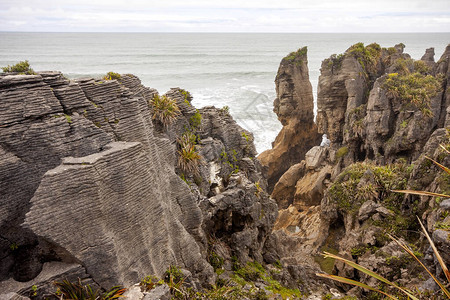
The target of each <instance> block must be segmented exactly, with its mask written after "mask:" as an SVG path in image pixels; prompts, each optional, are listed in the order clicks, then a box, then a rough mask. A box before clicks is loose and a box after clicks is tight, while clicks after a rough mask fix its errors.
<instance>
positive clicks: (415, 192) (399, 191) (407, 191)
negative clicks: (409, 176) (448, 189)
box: [391, 190, 450, 197]
mask: <svg viewBox="0 0 450 300" xmlns="http://www.w3.org/2000/svg"><path fill="white" fill-rule="evenodd" d="M391 191H392V192H396V193H403V194H413V195H419V196H433V197H450V196H449V195H445V194H438V193H432V192H425V191H413V190H391Z"/></svg>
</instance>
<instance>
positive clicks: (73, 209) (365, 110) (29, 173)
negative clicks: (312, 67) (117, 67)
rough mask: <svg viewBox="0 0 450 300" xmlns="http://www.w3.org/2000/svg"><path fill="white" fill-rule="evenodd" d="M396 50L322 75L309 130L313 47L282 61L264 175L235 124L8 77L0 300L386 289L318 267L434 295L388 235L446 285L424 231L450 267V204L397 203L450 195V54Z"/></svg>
mask: <svg viewBox="0 0 450 300" xmlns="http://www.w3.org/2000/svg"><path fill="white" fill-rule="evenodd" d="M403 50H404V45H402V44H399V45H396V46H395V47H391V48H381V47H380V46H379V45H377V44H370V45H368V46H364V45H363V44H362V43H358V44H355V45H353V46H351V47H350V48H349V49H348V50H347V51H346V52H345V53H343V54H340V55H332V56H331V57H330V58H328V59H325V60H324V61H323V63H322V67H321V75H320V78H319V87H318V97H317V105H318V112H317V119H316V122H315V121H314V109H313V106H314V99H313V95H312V88H311V83H310V81H309V75H308V60H307V49H306V47H303V48H300V49H299V50H298V51H296V52H292V53H291V54H289V55H288V56H286V57H285V58H283V59H282V61H281V63H280V67H279V69H278V74H277V77H276V79H275V83H276V91H277V98H276V99H275V101H274V112H275V113H276V114H277V116H278V118H279V120H280V122H281V123H282V125H283V128H282V130H281V132H280V133H279V135H278V136H277V138H276V140H275V141H274V143H273V149H270V150H267V151H265V152H263V153H262V154H260V155H259V157H258V158H255V155H256V150H255V147H254V145H253V136H252V134H251V133H250V132H248V131H246V130H244V129H242V128H241V127H239V126H238V125H237V124H236V122H235V121H234V120H233V118H232V117H231V116H230V115H229V113H228V111H227V109H217V108H215V107H204V108H201V109H196V108H195V107H194V106H193V105H192V104H191V102H192V97H191V95H190V94H189V92H187V91H185V90H183V89H180V88H174V89H171V90H170V91H169V92H167V93H166V94H165V95H159V93H158V91H156V90H155V89H151V88H148V87H145V86H143V85H142V84H141V82H140V80H139V79H138V78H137V77H136V76H133V75H130V74H125V75H121V76H120V75H118V74H116V75H115V76H114V79H113V78H112V76H106V77H105V78H103V79H93V78H86V79H77V80H69V79H67V78H65V77H64V76H63V75H62V74H61V73H60V72H38V73H35V74H33V73H34V72H30V74H29V75H19V74H15V73H7V74H1V75H0V98H1V101H0V178H1V180H0V189H1V190H2V195H1V196H0V253H1V255H0V293H1V294H0V297H4V298H6V299H23V298H25V299H27V298H31V299H45V298H46V297H50V298H51V297H57V296H56V294H55V293H56V286H55V285H54V282H62V281H63V280H68V281H71V282H77V281H78V280H79V281H80V283H81V284H83V285H87V284H88V285H90V286H91V287H93V288H95V289H96V288H100V289H102V290H103V291H104V290H108V289H109V288H111V287H113V286H115V285H123V286H126V287H127V288H128V289H129V290H128V292H127V294H126V296H127V297H128V298H129V299H159V298H161V299H165V298H167V299H170V298H171V297H175V298H177V297H178V299H180V298H183V297H184V298H188V299H222V298H220V297H223V296H224V295H226V296H228V297H229V298H230V299H280V298H282V299H287V298H289V299H300V298H302V299H311V300H312V299H321V298H322V297H326V298H327V299H332V298H334V299H340V298H342V297H345V296H351V297H356V298H357V299H365V298H367V297H369V296H371V295H370V294H369V293H367V292H365V291H361V290H358V289H350V287H349V286H346V285H344V284H340V283H334V282H332V281H330V280H328V279H323V278H321V277H318V276H316V273H319V272H326V273H330V274H337V275H341V276H346V277H349V278H352V279H357V280H361V281H362V282H364V283H367V284H369V285H370V284H376V283H375V282H374V280H373V278H370V277H368V276H366V275H364V274H361V273H358V272H357V271H355V270H354V269H352V268H349V267H347V266H345V265H344V264H342V263H339V262H337V261H334V260H332V259H331V260H330V259H324V258H323V257H322V255H321V252H322V251H328V252H332V253H338V254H340V255H341V256H343V257H346V258H347V259H349V260H351V261H354V262H357V263H359V264H361V265H363V266H365V267H367V268H368V269H370V270H374V271H377V272H380V273H381V274H382V275H383V276H386V277H387V278H389V280H393V281H397V282H399V283H400V284H401V285H404V286H413V285H414V286H419V287H420V288H422V289H423V290H432V291H435V290H436V286H435V285H433V283H432V282H431V281H430V280H427V279H428V277H426V276H427V275H426V274H424V272H422V271H421V270H419V269H417V267H416V266H415V265H414V263H413V262H412V261H411V259H408V257H407V256H406V255H404V254H403V253H402V252H401V251H399V249H398V248H396V246H395V244H394V242H392V241H391V240H390V239H389V238H388V234H393V235H395V236H396V237H398V238H399V239H400V240H402V241H405V242H406V243H408V245H410V246H411V247H412V248H413V249H414V251H415V252H416V253H418V254H420V255H422V257H423V259H424V261H425V263H426V265H427V266H428V267H430V269H431V270H432V272H433V273H434V274H435V275H436V276H437V277H440V278H443V274H442V270H441V269H440V267H439V266H438V264H437V262H436V258H435V257H434V255H433V253H432V251H431V250H430V249H429V246H428V245H427V244H426V243H424V242H423V238H422V237H421V236H420V234H419V225H418V222H417V220H416V216H418V217H419V218H420V219H421V220H422V221H423V222H424V224H425V226H426V227H427V229H428V231H429V232H430V233H432V238H433V240H434V241H435V243H436V245H437V247H438V249H439V251H440V252H441V254H442V255H443V259H444V261H445V262H446V263H447V264H449V263H450V257H449V255H448V253H450V243H449V239H448V237H449V231H448V226H450V216H449V210H450V202H449V199H445V198H431V197H428V196H416V195H404V194H400V193H396V192H394V191H393V190H405V189H411V190H425V191H429V192H438V193H442V194H445V195H449V193H450V179H449V177H448V175H446V174H445V172H443V171H442V170H441V169H440V168H439V167H438V166H437V165H436V164H435V163H433V162H432V161H431V160H430V158H431V159H433V160H434V161H436V162H437V163H439V164H442V165H444V166H449V165H450V155H448V151H449V150H450V132H449V130H450V94H449V89H450V81H449V76H450V46H448V47H447V49H446V50H445V53H444V54H443V55H442V56H441V58H440V59H439V60H438V62H435V61H434V50H433V49H432V48H430V49H427V51H426V53H425V55H424V56H423V57H422V59H421V60H419V61H414V60H412V59H411V58H410V56H409V55H408V54H406V53H404V52H403ZM324 134H326V135H327V138H325V137H324V138H323V142H322V144H320V140H321V136H322V135H324ZM319 144H320V145H319ZM441 146H442V147H441ZM266 176H267V177H266ZM269 193H270V195H269ZM174 274H178V275H174ZM180 274H181V275H180ZM148 275H152V276H155V277H147V276H148ZM177 276H178V277H179V278H178V281H176V279H174V278H175V277H177ZM156 278H158V279H161V282H164V283H163V284H161V283H160V282H159V281H158V280H156V281H155V282H153V283H152V280H154V279H156ZM180 278H181V279H180ZM149 281H150V283H149ZM175 281H176V282H175ZM139 282H140V283H141V284H140V285H139ZM146 286H150V288H148V289H147V287H146ZM21 297H22V298H21ZM425 297H426V295H425ZM424 299H425V298H424Z"/></svg>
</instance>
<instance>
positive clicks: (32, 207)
mask: <svg viewBox="0 0 450 300" xmlns="http://www.w3.org/2000/svg"><path fill="white" fill-rule="evenodd" d="M156 94H157V91H156V90H154V89H150V88H147V87H144V86H142V85H141V83H140V81H139V79H138V78H137V77H135V76H133V75H123V76H122V77H121V78H120V79H119V80H106V81H105V80H95V79H90V78H88V79H79V80H76V81H69V80H67V79H65V78H64V77H63V76H62V74H61V73H59V72H45V73H39V74H38V75H27V76H25V75H24V76H22V75H15V76H8V75H6V76H5V75H3V76H0V98H1V100H2V101H0V126H1V130H0V146H1V147H0V178H1V181H0V188H1V189H2V195H1V197H0V204H1V205H0V212H1V217H0V228H1V234H0V252H1V254H2V255H1V256H0V257H1V258H0V266H1V268H0V269H1V272H0V280H8V282H10V284H8V285H6V288H8V287H9V288H11V292H20V291H21V290H23V288H24V287H23V285H20V284H16V283H18V282H19V281H21V282H27V284H29V286H31V285H35V284H38V283H39V282H38V281H37V280H38V279H37V278H39V276H40V275H39V274H42V272H41V271H42V270H43V266H44V265H45V263H46V262H54V261H62V262H63V263H66V264H77V265H78V266H80V268H81V270H82V271H83V272H85V273H86V275H84V276H83V277H84V278H85V277H86V276H87V277H88V278H91V280H93V281H94V282H95V283H96V284H98V285H99V286H101V287H104V288H109V287H111V286H113V285H117V284H122V285H130V284H134V283H135V282H138V281H139V280H140V279H141V278H143V277H144V276H146V275H149V274H155V275H158V276H162V274H163V273H164V271H165V270H167V268H168V267H169V266H170V265H176V266H178V267H181V268H184V269H185V270H186V272H187V273H189V274H190V278H189V280H190V281H191V282H192V284H193V286H197V287H200V286H202V285H208V284H212V283H214V280H215V276H216V275H215V273H214V272H213V268H212V266H211V265H210V264H209V262H208V258H207V257H208V251H209V247H210V243H209V242H208V240H209V239H210V238H211V237H215V239H218V240H220V242H221V243H224V244H225V245H226V246H227V248H228V249H229V251H230V256H231V255H236V254H239V255H238V256H239V260H240V261H241V262H242V263H245V262H246V261H248V260H250V259H251V260H257V261H260V262H262V249H263V245H264V243H265V240H266V239H267V236H268V235H269V234H270V232H271V228H272V226H273V223H274V221H275V218H276V215H277V207H276V204H275V202H274V201H273V200H271V199H270V198H269V197H268V195H267V193H266V192H265V188H266V186H267V183H266V180H265V178H264V177H263V176H262V174H261V170H262V167H261V165H260V164H259V162H258V161H257V160H256V159H254V158H252V157H254V155H255V148H254V145H253V136H252V135H251V133H249V132H247V131H245V130H243V129H242V128H240V127H239V126H238V125H237V124H236V122H235V121H234V120H233V119H232V118H231V116H229V115H228V114H227V113H225V112H223V111H221V110H218V109H215V108H214V107H209V108H204V109H202V110H197V109H195V107H193V106H192V105H191V104H190V102H191V100H192V97H190V95H189V93H187V92H186V91H184V90H181V89H178V88H176V89H172V90H171V91H169V92H168V94H167V96H169V97H170V98H172V99H174V100H175V101H176V103H177V105H178V106H179V108H180V110H181V112H180V115H179V117H178V118H177V119H176V120H175V122H174V123H173V124H171V125H169V126H163V125H162V124H161V123H160V122H158V121H157V120H155V119H154V118H153V115H154V111H153V108H152V106H151V105H150V104H149V101H150V100H151V99H152V98H153V97H154V95H156ZM188 130H189V131H192V132H193V133H195V134H196V144H197V145H196V148H197V150H198V152H199V153H200V155H201V162H200V163H199V172H198V174H190V173H186V171H183V170H182V169H181V168H180V165H179V164H178V159H179V155H180V154H179V147H180V146H179V139H180V136H181V135H182V134H184V133H185V132H186V131H188ZM182 178H183V179H182ZM227 195H228V196H227ZM219 199H223V201H222V200H219ZM221 222H223V223H221ZM228 226H231V227H230V228H228ZM228 229H230V230H228ZM225 230H226V231H225ZM44 269H45V268H44ZM53 271H54V272H53ZM53 271H52V272H53V273H52V280H62V279H64V278H62V277H61V276H63V274H64V272H65V271H64V270H63V269H61V273H60V274H59V273H58V270H56V269H55V270H53ZM80 272H81V271H80ZM58 274H59V275H58ZM36 276H38V277H36ZM39 284H40V283H39ZM7 292H9V291H8V290H2V293H7ZM20 293H21V292H20Z"/></svg>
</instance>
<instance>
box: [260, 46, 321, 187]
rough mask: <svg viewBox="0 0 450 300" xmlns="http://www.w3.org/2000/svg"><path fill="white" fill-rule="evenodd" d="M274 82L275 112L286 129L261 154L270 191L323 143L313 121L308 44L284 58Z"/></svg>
mask: <svg viewBox="0 0 450 300" xmlns="http://www.w3.org/2000/svg"><path fill="white" fill-rule="evenodd" d="M275 84H276V92H277V98H276V99H275V101H274V112H275V113H276V114H277V116H278V120H280V122H281V124H282V125H283V128H282V129H281V131H280V133H279V134H278V136H277V137H276V139H275V141H274V142H273V144H272V146H273V147H272V149H270V150H266V151H264V152H263V153H261V154H260V155H259V157H258V158H259V160H260V161H261V163H262V164H263V165H264V166H267V167H268V174H267V177H268V185H269V186H268V189H269V192H271V191H272V190H273V187H274V185H275V183H276V182H277V181H278V179H279V178H280V177H281V175H283V174H284V172H286V171H287V169H289V167H290V166H292V165H293V164H296V163H299V162H300V161H302V160H303V159H304V158H305V154H306V152H307V151H308V150H309V149H310V148H311V147H313V146H315V145H318V144H319V142H320V135H319V134H318V132H317V126H316V124H315V123H314V98H313V94H312V86H311V82H310V81H309V73H308V58H307V48H306V47H303V48H300V49H299V50H298V51H297V52H292V53H291V54H289V55H288V56H286V57H285V58H283V59H282V60H281V63H280V67H279V68H278V73H277V76H276V78H275Z"/></svg>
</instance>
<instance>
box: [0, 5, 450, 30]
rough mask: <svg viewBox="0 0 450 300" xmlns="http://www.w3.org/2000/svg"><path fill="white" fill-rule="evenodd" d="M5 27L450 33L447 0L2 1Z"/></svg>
mask: <svg viewBox="0 0 450 300" xmlns="http://www.w3.org/2000/svg"><path fill="white" fill-rule="evenodd" d="M0 30H3V31H150V32H151V31H232V32H233V31H255V32H258V31H259V32H264V31H265V32H336V31H343V32H352V31H353V32H354V31H367V32H403V31H444V32H448V31H450V8H449V6H448V0H433V1H423V0H415V1H414V0H409V1H407V0H399V1H392V0H389V1H388V0H381V1H380V0H378V1H377V0H372V1H349V0H335V1H329V0H326V1H310V0H308V1H305V0H300V1H299V0H282V1H268V0H259V1H258V0H247V1H237V0H230V1H228V2H226V4H225V3H224V2H222V1H220V2H218V1H206V0H193V1H185V0H184V1H181V0H166V1H144V0H128V1H121V0H97V1H95V3H94V4H93V3H92V1H91V0H90V1H87V0H77V1H75V0H65V1H62V0H41V1H30V0H14V1H12V0H3V1H1V2H0Z"/></svg>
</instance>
